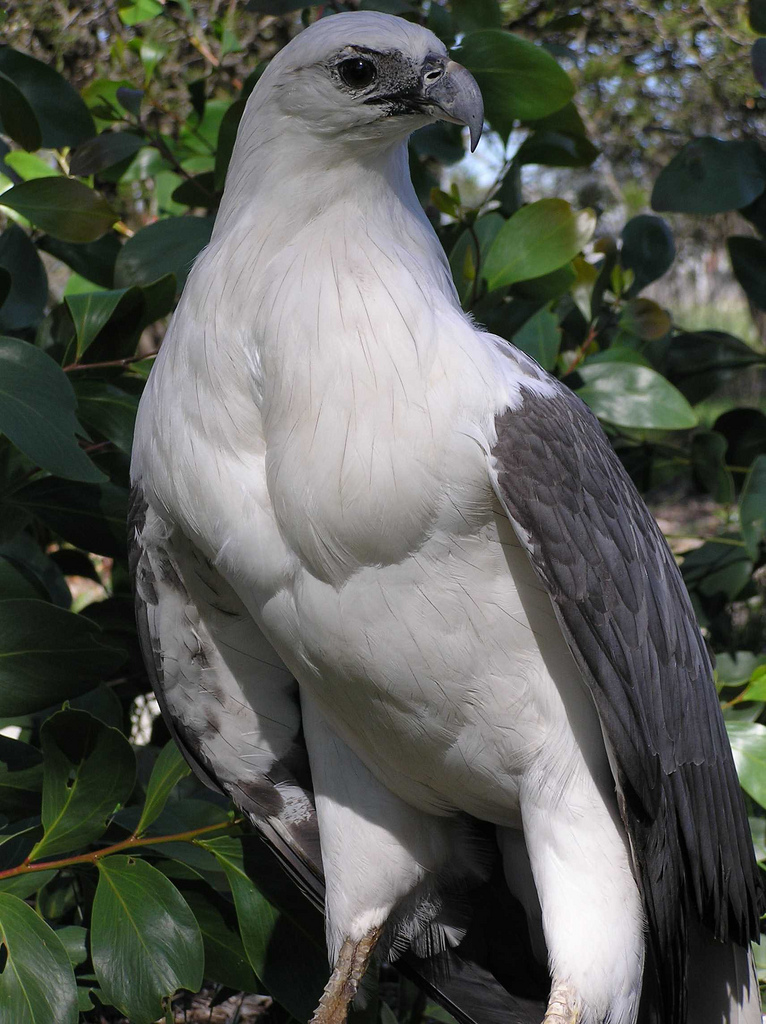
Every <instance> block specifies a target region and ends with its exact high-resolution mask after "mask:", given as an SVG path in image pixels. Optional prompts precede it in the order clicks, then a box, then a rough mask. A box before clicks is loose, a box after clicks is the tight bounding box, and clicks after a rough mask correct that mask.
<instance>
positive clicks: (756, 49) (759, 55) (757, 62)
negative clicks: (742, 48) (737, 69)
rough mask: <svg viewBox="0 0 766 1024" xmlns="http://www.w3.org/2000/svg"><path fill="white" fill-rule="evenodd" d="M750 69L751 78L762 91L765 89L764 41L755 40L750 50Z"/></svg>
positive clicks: (765, 58)
mask: <svg viewBox="0 0 766 1024" xmlns="http://www.w3.org/2000/svg"><path fill="white" fill-rule="evenodd" d="M750 67H751V68H752V69H753V77H754V78H755V80H756V82H757V83H758V84H759V85H760V87H761V88H762V89H766V39H756V41H755V42H754V43H753V47H752V49H751V50H750Z"/></svg>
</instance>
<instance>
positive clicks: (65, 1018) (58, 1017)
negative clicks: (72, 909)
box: [0, 892, 78, 1024]
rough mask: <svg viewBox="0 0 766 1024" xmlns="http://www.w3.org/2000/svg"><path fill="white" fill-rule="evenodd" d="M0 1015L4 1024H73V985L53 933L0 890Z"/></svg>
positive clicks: (60, 948) (28, 910)
mask: <svg viewBox="0 0 766 1024" xmlns="http://www.w3.org/2000/svg"><path fill="white" fill-rule="evenodd" d="M0 937H2V944H3V946H4V947H5V950H6V953H7V961H6V963H5V966H4V967H3V971H2V974H0V1015H1V1018H2V1019H3V1020H4V1021H7V1022H8V1024H11V1022H12V1024H77V1019H78V1011H77V984H76V982H75V979H74V973H73V971H72V965H71V963H70V961H69V957H68V956H67V953H66V950H65V949H64V947H63V946H62V944H61V942H60V940H59V939H58V938H57V937H56V933H55V932H54V931H53V929H52V928H50V927H49V926H48V925H47V924H46V923H45V922H44V921H42V920H41V919H40V918H39V917H38V916H37V914H36V913H35V912H34V910H32V908H31V907H29V906H27V904H26V903H24V902H23V901H22V900H20V899H19V898H18V897H17V896H12V895H10V894H9V893H7V892H0Z"/></svg>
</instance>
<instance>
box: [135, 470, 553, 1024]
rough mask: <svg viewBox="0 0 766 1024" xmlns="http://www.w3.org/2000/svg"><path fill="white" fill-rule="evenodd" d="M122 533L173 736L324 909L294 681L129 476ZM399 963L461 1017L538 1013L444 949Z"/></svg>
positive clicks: (466, 1022)
mask: <svg viewBox="0 0 766 1024" xmlns="http://www.w3.org/2000/svg"><path fill="white" fill-rule="evenodd" d="M128 533H129V552H130V564H131V573H132V575H133V581H134V589H135V597H136V620H137V625H138V633H139V639H140V642H141V648H142V652H143V656H144V661H145V663H146V666H147V670H148V672H149V676H150V679H151V682H152V685H153V687H154V691H155V694H156V696H157V700H158V702H159V704H160V707H161V709H162V712H163V716H164V718H165V720H166V722H167V724H168V726H169V728H170V730H171V733H172V734H173V737H174V739H175V740H176V743H177V744H178V746H179V748H180V749H181V750H182V751H183V753H184V756H185V757H186V759H187V760H188V761H189V764H190V765H191V767H192V768H193V769H194V771H195V772H196V774H197V775H198V776H199V777H200V778H201V779H202V781H203V782H204V783H205V784H206V785H208V786H210V787H212V788H213V789H216V790H218V791H220V792H222V793H225V794H226V795H227V796H229V797H230V798H231V799H232V800H233V801H234V803H235V804H237V806H238V807H240V808H241V809H242V810H243V811H244V812H245V813H246V814H247V815H248V817H249V818H250V819H251V821H252V822H253V824H254V825H255V826H256V828H257V829H258V830H259V831H260V833H261V834H262V836H263V838H264V839H265V840H266V841H267V843H268V844H269V846H270V847H271V848H272V850H273V851H274V853H275V854H276V855H277V857H278V858H279V860H280V861H281V863H282V866H283V867H284V868H285V869H286V870H287V872H288V873H289V874H290V876H291V877H292V878H293V880H294V881H295V882H296V884H297V885H298V886H299V888H300V889H301V890H302V891H303V892H304V894H305V895H306V896H308V898H309V899H310V900H311V901H312V902H313V903H314V904H315V905H316V906H317V907H319V908H320V909H322V910H323V909H324V880H323V877H322V860H321V852H320V845H319V829H318V825H317V819H316V813H315V810H314V802H313V792H312V788H311V777H310V770H309V765H308V759H307V754H306V748H305V745H304V742H303V734H302V730H301V713H300V703H299V700H298V687H297V684H296V682H295V680H294V679H293V678H292V675H291V674H290V672H289V671H288V670H287V669H286V668H285V666H284V665H283V664H282V662H281V661H280V659H279V657H278V656H277V654H276V653H275V651H274V650H273V648H272V647H271V645H270V644H269V642H268V641H267V640H266V638H265V637H264V636H263V634H262V633H261V632H260V630H259V629H258V627H257V625H256V623H255V622H254V621H253V619H252V617H251V616H250V615H249V613H248V612H247V610H246V608H245V607H244V605H243V604H242V602H241V601H240V599H239V598H238V597H237V595H236V594H235V593H234V591H233V590H232V588H231V587H230V586H229V585H228V583H227V582H226V581H225V580H224V579H223V577H222V576H221V575H220V573H218V572H217V571H216V570H215V568H214V567H213V566H212V565H211V564H210V562H209V561H208V559H206V558H205V557H204V555H203V554H202V553H201V552H200V551H199V550H198V549H197V548H196V547H195V546H194V545H193V544H191V543H190V542H189V540H188V539H187V538H186V537H185V536H184V535H183V534H182V533H181V531H180V530H178V529H177V528H175V529H174V528H172V527H171V526H169V524H168V523H167V521H166V520H165V519H163V518H162V517H161V516H160V515H158V514H157V512H156V511H155V510H154V509H152V508H151V506H150V505H148V504H147V502H146V500H145V499H144V497H143V495H142V493H141V489H140V487H139V486H135V487H134V488H133V491H132V493H131V502H130V511H129V525H128ZM401 966H402V969H403V970H404V971H405V972H406V973H407V974H408V975H409V976H410V977H412V978H413V980H415V981H417V982H418V983H419V984H421V985H422V986H423V987H425V988H426V989H427V991H429V992H430V993H431V994H432V995H433V996H434V997H435V998H436V999H438V1000H439V1001H440V1002H442V1003H443V1004H444V1005H445V1006H446V1007H447V1008H449V1009H450V1010H451V1011H452V1012H453V1013H454V1014H455V1016H456V1017H457V1019H458V1020H459V1021H460V1022H461V1024H475V1022H476V1020H477V1019H479V1018H476V1017H475V1016H474V1014H476V1013H478V1014H480V1015H482V1014H484V1015H486V1014H488V1013H489V1011H490V1009H495V1008H500V1009H498V1010H497V1013H496V1015H495V1016H491V1015H490V1016H487V1020H498V1021H499V1020H501V1019H503V1020H504V1021H505V1022H506V1024H537V1022H538V1021H539V1020H541V1018H542V1009H543V1004H542V1003H540V1004H535V1003H533V1002H531V1001H525V1000H516V999H514V997H512V996H510V995H509V994H508V993H507V992H506V991H505V989H504V988H503V987H502V986H501V985H499V984H498V983H497V981H496V980H495V979H494V978H493V977H492V975H491V974H489V973H488V972H487V971H486V970H484V969H483V968H481V967H479V966H478V965H476V964H474V963H471V962H467V961H465V960H461V959H460V958H458V957H456V956H455V954H453V952H452V951H451V950H448V951H444V952H443V953H442V955H441V957H440V958H439V959H438V960H428V959H415V958H414V957H413V956H412V955H411V954H405V956H404V957H403V960H402V964H401ZM500 1010H502V1013H503V1014H504V1016H503V1017H501V1016H499V1015H498V1014H500ZM480 1019H484V1016H481V1017H480Z"/></svg>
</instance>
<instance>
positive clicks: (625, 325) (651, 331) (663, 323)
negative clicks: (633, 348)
mask: <svg viewBox="0 0 766 1024" xmlns="http://www.w3.org/2000/svg"><path fill="white" fill-rule="evenodd" d="M618 323H619V326H620V327H621V328H622V330H623V331H627V332H628V334H633V335H635V336H636V337H637V338H640V339H641V341H659V339H660V338H664V337H665V335H666V334H667V333H668V332H669V331H670V329H671V327H672V326H673V324H672V321H671V319H670V315H669V314H668V312H667V310H665V309H663V308H662V306H659V305H658V304H657V303H656V302H654V301H653V300H652V299H630V300H629V301H628V302H626V303H625V305H624V306H623V309H622V313H621V314H620V319H619V321H618Z"/></svg>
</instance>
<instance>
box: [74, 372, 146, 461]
mask: <svg viewBox="0 0 766 1024" xmlns="http://www.w3.org/2000/svg"><path fill="white" fill-rule="evenodd" d="M74 391H75V394H76V395H77V411H78V415H79V418H80V420H81V421H82V422H83V423H85V424H86V425H87V426H88V427H92V428H93V429H94V430H97V431H98V432H99V434H102V435H103V436H104V437H106V438H108V439H109V440H110V441H112V442H113V443H114V444H116V445H117V447H118V448H120V449H121V450H122V451H124V452H125V453H126V454H128V455H129V454H130V451H131V448H132V446H133V428H134V426H135V422H136V413H137V412H138V395H133V394H129V393H128V392H127V391H125V390H124V389H123V388H119V387H117V386H116V385H115V384H108V383H107V382H106V381H100V380H79V381H77V380H76V381H75V382H74Z"/></svg>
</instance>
